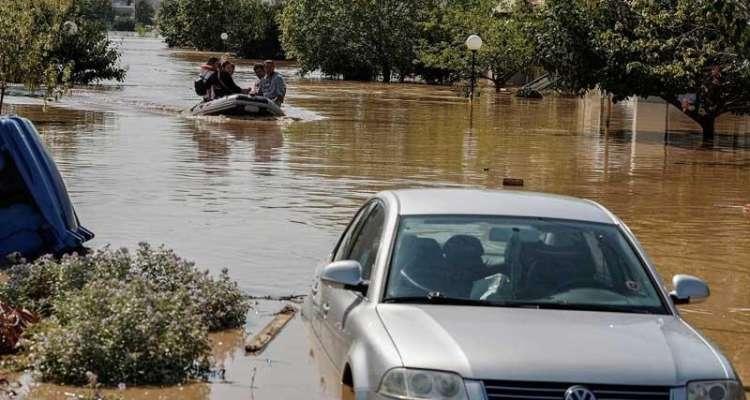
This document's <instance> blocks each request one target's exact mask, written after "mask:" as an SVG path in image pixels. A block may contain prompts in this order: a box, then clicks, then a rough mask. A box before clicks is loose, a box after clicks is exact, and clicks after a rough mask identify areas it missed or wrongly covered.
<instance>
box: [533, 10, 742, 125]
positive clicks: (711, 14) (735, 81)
mask: <svg viewBox="0 0 750 400" xmlns="http://www.w3.org/2000/svg"><path fill="white" fill-rule="evenodd" d="M748 22H750V15H749V13H748V10H747V4H746V3H743V2H741V1H739V0H728V1H722V2H716V1H712V0H660V1H653V0H632V1H623V0H602V1H597V2H588V1H585V0H550V1H549V2H547V3H546V6H545V10H544V12H543V17H542V23H541V24H540V26H539V30H538V33H537V43H538V51H539V54H540V60H541V63H542V64H543V65H544V66H545V67H546V68H547V69H548V70H552V71H556V72H557V73H558V75H559V76H560V81H559V82H561V83H562V84H563V85H564V86H565V87H566V88H568V89H571V90H573V91H576V92H579V93H580V92H583V91H586V90H589V89H592V88H594V87H597V86H598V87H600V88H601V89H602V90H604V91H607V92H610V93H612V94H613V95H614V98H615V100H621V99H624V98H627V97H629V96H643V97H647V96H659V97H662V98H663V99H664V100H666V101H667V102H669V103H670V104H673V105H675V106H676V107H678V108H680V109H681V110H682V111H683V112H684V113H685V114H686V115H688V116H689V117H691V118H692V119H693V120H695V121H696V122H697V123H698V124H700V125H701V127H702V129H703V132H704V136H705V137H706V138H710V137H712V136H713V133H714V124H715V120H716V118H717V117H718V116H720V115H722V114H724V113H728V112H733V113H737V114H748V113H750V57H749V55H748V50H747V44H748V42H747V41H748V36H750V25H748Z"/></svg>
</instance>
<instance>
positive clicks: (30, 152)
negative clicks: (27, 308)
mask: <svg viewBox="0 0 750 400" xmlns="http://www.w3.org/2000/svg"><path fill="white" fill-rule="evenodd" d="M0 186H1V187H0V192H2V193H4V195H3V199H0V200H6V201H4V202H0V264H2V263H3V262H4V261H5V258H6V256H8V255H9V254H13V253H20V254H21V255H22V256H24V257H26V258H32V257H36V256H39V255H42V254H46V253H52V254H62V253H67V252H71V251H76V250H79V249H81V248H82V246H83V243H84V242H86V241H88V240H90V239H92V238H93V237H94V234H93V233H92V232H91V231H89V230H88V229H86V228H84V227H82V226H81V225H80V223H79V221H78V216H77V215H76V213H75V210H74V209H73V205H72V203H71V202H70V197H69V196H68V192H67V190H66V189H65V184H64V183H63V180H62V176H61V175H60V172H59V171H58V169H57V166H56V165H55V162H54V160H53V159H52V157H51V156H50V155H49V154H48V153H47V150H46V149H45V147H44V145H43V144H42V142H41V140H40V138H39V134H38V133H37V131H36V129H35V128H34V126H33V125H32V124H31V122H29V121H28V120H27V119H24V118H19V117H0ZM6 192H7V193H6Z"/></svg>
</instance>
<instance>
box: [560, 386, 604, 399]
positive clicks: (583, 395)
mask: <svg viewBox="0 0 750 400" xmlns="http://www.w3.org/2000/svg"><path fill="white" fill-rule="evenodd" d="M565 400H596V396H594V392H592V391H590V390H588V389H586V388H585V387H583V386H571V387H569V388H568V390H566V391H565Z"/></svg>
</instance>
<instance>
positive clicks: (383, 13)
mask: <svg viewBox="0 0 750 400" xmlns="http://www.w3.org/2000/svg"><path fill="white" fill-rule="evenodd" d="M425 5H426V1H425V0H415V1H401V0H356V1H349V0H289V1H287V2H286V3H285V6H284V10H283V11H282V13H281V16H280V18H279V22H280V27H281V33H282V39H281V42H282V45H283V47H284V50H285V51H286V53H287V54H288V55H289V56H290V57H292V58H295V59H296V60H297V62H298V63H299V65H300V67H301V70H302V72H303V73H305V72H309V71H314V70H317V69H320V70H321V71H322V72H323V73H324V74H327V75H331V76H335V75H343V76H344V78H345V79H359V80H371V79H375V78H377V77H378V76H380V77H382V79H383V81H385V82H389V81H390V80H391V78H392V77H393V75H394V74H396V75H399V76H400V77H401V78H403V77H404V76H406V75H407V74H409V73H412V72H413V71H414V68H415V64H414V60H415V59H416V53H415V49H416V44H417V41H418V39H419V21H421V20H422V19H424V13H425V9H426V7H425Z"/></svg>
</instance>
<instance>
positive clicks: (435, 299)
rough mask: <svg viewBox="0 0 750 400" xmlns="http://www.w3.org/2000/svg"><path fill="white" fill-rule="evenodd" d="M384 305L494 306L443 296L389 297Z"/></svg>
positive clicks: (484, 302) (488, 303)
mask: <svg viewBox="0 0 750 400" xmlns="http://www.w3.org/2000/svg"><path fill="white" fill-rule="evenodd" d="M383 302H384V303H407V304H449V305H459V306H483V307H491V306H494V305H495V304H493V303H490V302H487V301H482V300H471V299H460V298H453V297H444V296H403V297H389V298H386V299H385V300H383Z"/></svg>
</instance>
